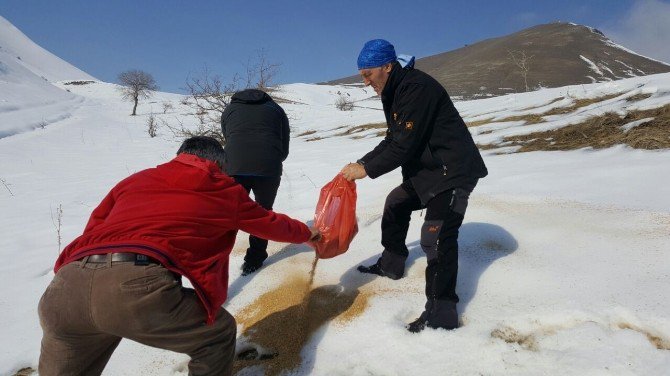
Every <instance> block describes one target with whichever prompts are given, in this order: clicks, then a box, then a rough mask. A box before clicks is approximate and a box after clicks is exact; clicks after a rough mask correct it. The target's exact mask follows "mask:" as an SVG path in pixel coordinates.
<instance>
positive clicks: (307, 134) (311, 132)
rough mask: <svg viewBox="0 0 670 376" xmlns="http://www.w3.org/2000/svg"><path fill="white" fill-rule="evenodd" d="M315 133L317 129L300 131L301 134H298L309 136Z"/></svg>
mask: <svg viewBox="0 0 670 376" xmlns="http://www.w3.org/2000/svg"><path fill="white" fill-rule="evenodd" d="M314 133H316V131H315V130H309V131H304V132H302V133H300V134H299V135H298V137H302V136H309V135H310V134H314Z"/></svg>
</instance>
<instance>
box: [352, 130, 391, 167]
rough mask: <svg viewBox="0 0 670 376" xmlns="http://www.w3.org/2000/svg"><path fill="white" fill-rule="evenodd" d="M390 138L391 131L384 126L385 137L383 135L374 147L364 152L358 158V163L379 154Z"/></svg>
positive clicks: (364, 162) (366, 161)
mask: <svg viewBox="0 0 670 376" xmlns="http://www.w3.org/2000/svg"><path fill="white" fill-rule="evenodd" d="M386 126H387V127H388V124H386ZM392 139H393V137H392V136H391V131H390V130H389V129H388V128H386V137H384V139H383V140H382V141H381V142H380V143H379V145H377V146H375V148H374V149H372V150H371V151H370V152H369V153H367V154H365V155H364V156H363V157H362V158H361V159H359V160H358V162H359V163H361V162H362V163H361V164H363V165H365V164H366V163H368V162H369V161H371V160H372V159H374V157H376V156H377V155H379V153H381V152H382V151H384V149H386V146H387V145H388V144H389V143H390V142H391V140H392Z"/></svg>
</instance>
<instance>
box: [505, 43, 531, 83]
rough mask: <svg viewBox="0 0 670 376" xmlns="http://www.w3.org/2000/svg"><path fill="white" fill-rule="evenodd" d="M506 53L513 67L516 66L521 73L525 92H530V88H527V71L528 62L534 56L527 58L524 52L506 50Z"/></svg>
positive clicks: (528, 68) (528, 67) (528, 69)
mask: <svg viewBox="0 0 670 376" xmlns="http://www.w3.org/2000/svg"><path fill="white" fill-rule="evenodd" d="M507 52H508V53H509V55H510V57H511V58H512V61H513V62H514V65H516V66H517V68H519V70H520V72H521V76H522V77H523V84H524V87H525V88H526V91H530V88H529V87H528V71H530V60H531V59H532V58H533V56H535V55H530V56H527V55H526V51H511V50H507Z"/></svg>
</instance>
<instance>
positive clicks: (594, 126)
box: [480, 104, 670, 152]
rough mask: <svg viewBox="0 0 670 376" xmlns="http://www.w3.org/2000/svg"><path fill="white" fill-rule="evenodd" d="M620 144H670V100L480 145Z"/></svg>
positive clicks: (575, 146) (663, 146) (569, 147)
mask: <svg viewBox="0 0 670 376" xmlns="http://www.w3.org/2000/svg"><path fill="white" fill-rule="evenodd" d="M647 118H653V119H652V120H650V121H648V122H646V123H644V124H641V125H638V126H636V127H634V128H632V129H630V130H629V131H628V132H625V131H624V129H623V128H622V126H624V125H626V124H628V123H631V122H634V121H637V120H642V119H647ZM620 144H625V145H628V146H630V147H633V148H635V149H646V150H655V149H667V148H670V104H667V105H665V106H663V107H659V108H655V109H651V110H643V111H631V112H629V113H628V114H626V116H624V117H621V116H619V115H618V114H616V113H606V114H604V115H603V116H598V117H592V118H589V119H587V120H586V121H584V122H582V123H579V124H574V125H568V126H566V127H563V128H560V129H555V130H551V131H544V132H535V133H530V134H527V135H520V136H510V137H505V138H504V140H503V142H502V143H501V144H500V145H481V146H480V148H481V149H483V150H487V149H495V148H499V147H503V146H520V148H519V149H518V150H517V152H527V151H538V150H575V149H581V148H586V147H591V148H594V149H603V148H609V147H612V146H615V145H620Z"/></svg>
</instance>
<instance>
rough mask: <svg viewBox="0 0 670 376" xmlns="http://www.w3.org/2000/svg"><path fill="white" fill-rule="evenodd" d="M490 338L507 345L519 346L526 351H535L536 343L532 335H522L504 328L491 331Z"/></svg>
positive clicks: (511, 329) (507, 327) (514, 330)
mask: <svg viewBox="0 0 670 376" xmlns="http://www.w3.org/2000/svg"><path fill="white" fill-rule="evenodd" d="M491 338H499V339H502V340H503V341H505V342H507V343H516V344H519V345H520V346H521V347H523V348H524V349H526V350H531V351H537V350H538V348H537V341H536V340H535V336H533V334H522V333H519V331H517V330H516V329H514V328H510V327H509V326H504V327H501V328H496V329H493V331H491Z"/></svg>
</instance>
